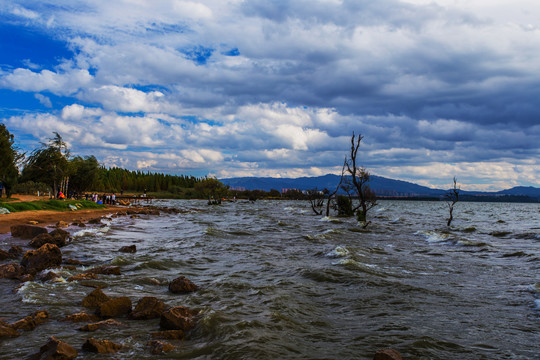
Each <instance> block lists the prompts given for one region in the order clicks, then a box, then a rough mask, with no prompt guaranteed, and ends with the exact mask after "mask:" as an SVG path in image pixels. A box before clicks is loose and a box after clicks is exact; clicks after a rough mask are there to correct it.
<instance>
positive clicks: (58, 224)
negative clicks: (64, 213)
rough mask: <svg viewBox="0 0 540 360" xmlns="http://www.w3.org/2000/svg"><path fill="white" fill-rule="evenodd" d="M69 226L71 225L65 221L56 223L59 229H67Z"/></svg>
mask: <svg viewBox="0 0 540 360" xmlns="http://www.w3.org/2000/svg"><path fill="white" fill-rule="evenodd" d="M68 226H69V224H68V223H67V222H65V221H63V220H60V221H59V222H57V223H56V227H57V228H67V227H68Z"/></svg>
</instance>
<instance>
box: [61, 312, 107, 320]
mask: <svg viewBox="0 0 540 360" xmlns="http://www.w3.org/2000/svg"><path fill="white" fill-rule="evenodd" d="M60 321H70V322H90V321H93V322H97V321H99V317H98V316H97V315H93V314H87V313H84V312H80V313H75V314H71V315H68V316H66V317H65V318H63V319H62V320H60Z"/></svg>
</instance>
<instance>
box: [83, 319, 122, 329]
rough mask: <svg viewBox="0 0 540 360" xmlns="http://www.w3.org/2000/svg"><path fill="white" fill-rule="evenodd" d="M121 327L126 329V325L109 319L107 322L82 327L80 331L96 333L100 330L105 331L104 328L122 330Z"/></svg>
mask: <svg viewBox="0 0 540 360" xmlns="http://www.w3.org/2000/svg"><path fill="white" fill-rule="evenodd" d="M121 327H126V325H125V324H123V323H121V322H120V321H116V320H114V319H107V320H103V321H98V322H94V323H91V324H87V325H84V326H82V327H80V328H79V330H80V331H96V330H98V329H103V328H121Z"/></svg>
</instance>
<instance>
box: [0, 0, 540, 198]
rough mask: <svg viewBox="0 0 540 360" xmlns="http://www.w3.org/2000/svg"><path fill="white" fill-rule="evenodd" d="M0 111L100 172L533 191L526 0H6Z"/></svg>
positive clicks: (0, 37) (535, 77) (539, 86)
mask: <svg viewBox="0 0 540 360" xmlns="http://www.w3.org/2000/svg"><path fill="white" fill-rule="evenodd" d="M0 121H1V122H3V123H4V124H6V126H7V127H8V129H9V130H10V132H12V133H13V134H14V135H15V138H16V142H17V143H18V145H19V146H20V147H21V148H22V149H24V150H28V149H33V148H35V147H36V146H38V144H39V142H40V141H46V140H47V139H48V138H51V137H52V132H53V131H58V132H59V133H60V134H61V135H62V136H63V137H64V139H65V140H66V141H67V142H68V143H69V145H70V147H71V149H72V153H74V154H77V155H90V154H93V155H95V156H96V157H97V158H98V160H99V161H100V162H101V163H102V164H104V165H106V166H120V167H125V168H129V169H141V170H145V171H146V170H148V171H158V172H166V173H172V174H193V175H196V176H201V175H207V174H211V175H215V176H217V177H218V178H225V177H235V176H273V177H299V176H317V175H322V174H326V173H339V172H340V168H341V164H342V162H343V158H344V157H345V155H346V153H347V150H348V148H349V146H350V136H351V134H352V132H353V131H355V132H356V133H362V135H364V136H365V138H364V141H363V144H362V147H361V157H362V158H361V163H362V165H364V166H366V167H367V168H368V169H369V170H371V172H372V173H374V174H377V175H381V176H387V177H391V178H395V179H401V180H407V181H414V182H417V183H419V184H423V185H429V186H435V187H445V186H449V185H450V183H451V180H452V177H453V176H456V177H457V178H458V183H460V185H461V187H462V188H463V189H467V190H500V189H503V188H508V187H511V186H515V185H526V186H529V185H533V186H540V162H539V158H540V157H539V155H540V2H539V1H537V0H513V1H508V0H433V1H427V0H425V1H424V0H406V1H405V0H402V1H398V0H377V1H373V0H290V1H269V0H206V1H183V0H113V1H111V0H5V1H2V2H1V4H0Z"/></svg>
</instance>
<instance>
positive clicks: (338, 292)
mask: <svg viewBox="0 0 540 360" xmlns="http://www.w3.org/2000/svg"><path fill="white" fill-rule="evenodd" d="M154 205H158V206H170V207H176V208H178V209H181V210H184V211H185V213H180V214H162V215H161V216H148V215H142V216H141V217H140V218H129V217H119V218H114V219H109V220H107V221H106V225H105V226H95V227H92V226H89V227H87V228H83V229H81V228H75V227H74V228H69V229H68V230H69V231H70V232H71V233H72V235H73V241H72V243H71V244H69V245H68V246H66V247H63V248H62V253H63V256H64V258H74V259H78V260H81V261H83V262H85V263H86V264H87V266H86V267H84V268H80V267H79V268H78V269H77V270H61V271H59V272H58V273H59V274H60V275H61V276H62V279H61V280H60V281H56V282H45V283H43V282H39V281H32V282H28V283H25V284H24V285H23V286H22V287H20V288H19V289H18V290H16V291H13V289H14V288H15V287H16V286H18V282H16V281H13V280H5V279H0V291H1V294H2V297H1V299H0V318H3V319H4V320H5V321H7V322H13V321H16V320H19V319H21V318H23V317H25V316H27V315H29V314H30V313H32V312H34V311H35V310H37V309H45V310H47V311H48V312H49V313H50V315H51V320H49V321H48V322H47V323H45V324H43V325H39V326H38V327H37V328H36V329H35V330H34V331H31V332H25V333H24V334H23V335H21V336H20V337H18V338H14V339H3V340H0V345H1V346H0V359H12V358H14V357H25V356H27V355H29V354H32V353H35V352H37V351H38V350H39V347H41V346H42V345H44V344H45V342H46V339H47V337H48V336H50V335H55V336H56V337H57V338H59V339H60V340H62V341H65V342H67V343H69V344H70V345H72V346H74V347H75V348H76V349H77V350H78V351H79V353H80V355H79V357H78V359H79V358H80V359H101V358H103V356H102V355H98V354H89V353H84V352H81V351H80V349H81V346H82V344H83V343H84V341H85V340H86V339H87V338H89V337H96V338H99V339H109V340H112V341H114V342H116V343H119V344H122V345H123V349H122V350H121V351H120V352H119V353H117V354H116V355H111V356H110V358H114V359H151V358H152V359H153V358H156V356H155V355H151V354H150V352H149V349H148V347H147V345H146V343H147V342H148V341H149V340H150V335H149V334H150V333H151V332H155V331H158V330H159V319H155V320H147V321H135V320H128V319H127V318H120V319H118V320H120V321H122V322H124V323H125V324H126V325H127V327H125V328H117V329H108V330H107V329H104V330H98V331H97V332H94V333H86V332H81V331H78V330H77V328H78V327H79V326H81V324H73V323H66V322H60V321H58V320H60V319H62V318H63V317H65V316H67V315H69V314H72V313H75V312H79V311H84V310H85V309H84V308H83V307H82V306H81V305H80V302H81V299H82V298H83V297H84V296H85V295H86V294H88V293H90V292H91V291H92V288H90V287H87V286H83V285H82V284H80V283H77V282H66V281H62V280H63V279H67V278H68V277H70V276H72V275H75V274H77V273H80V272H82V270H84V269H85V268H90V267H93V266H97V265H107V264H112V265H117V266H120V268H121V270H122V275H121V276H113V275H110V276H105V275H100V279H99V280H94V283H96V284H98V285H102V286H103V291H104V292H105V293H106V294H107V295H109V296H111V297H118V296H128V297H130V299H131V300H132V302H133V304H134V305H135V304H136V303H137V301H138V299H140V298H141V297H143V296H155V297H158V298H160V299H162V300H163V301H165V302H166V303H167V304H168V305H171V306H177V305H183V306H187V307H189V308H193V309H197V310H198V311H199V322H198V325H197V326H196V328H195V329H194V330H192V331H191V332H190V333H189V336H188V338H187V339H186V340H184V341H174V340H173V341H170V342H171V343H172V344H173V345H175V346H177V348H176V349H175V350H174V351H172V352H170V353H167V354H165V355H161V356H159V358H160V359H372V358H373V355H374V354H375V352H376V351H377V350H378V349H381V348H387V347H391V348H394V349H396V350H398V351H399V352H400V353H401V355H402V356H403V358H404V359H539V358H540V357H539V347H538V344H540V332H539V329H540V221H539V219H540V212H539V210H540V204H517V203H512V204H509V203H465V202H460V203H458V204H457V205H456V207H455V210H454V216H455V218H454V222H453V224H452V227H451V228H450V229H449V228H447V227H446V217H447V215H448V211H447V206H446V203H444V202H414V201H379V205H378V206H377V207H376V208H374V209H372V210H371V211H370V213H369V215H368V218H369V219H370V220H371V221H372V224H371V225H370V226H369V227H368V228H367V229H366V230H363V229H362V228H361V227H360V226H359V225H358V224H357V222H356V221H355V219H353V218H345V219H343V218H325V217H322V216H316V215H314V214H313V213H312V211H311V209H310V207H309V203H307V202H297V201H257V202H255V203H250V202H247V201H245V202H243V201H239V202H236V203H224V204H223V205H220V206H207V205H206V202H203V201H187V200H185V201H184V200H161V201H154ZM27 242H28V241H24V242H22V241H21V240H13V239H12V238H10V237H9V236H3V237H1V238H0V248H2V249H5V250H7V249H8V248H9V246H11V244H12V243H15V244H25V245H26V244H27ZM133 244H135V245H136V247H137V252H136V253H134V254H126V253H120V252H118V249H119V248H120V247H122V246H126V245H133ZM181 275H184V276H186V277H188V278H189V279H191V280H192V281H193V282H194V283H196V284H197V285H198V286H199V287H200V289H199V290H198V291H196V292H194V293H190V294H188V295H176V294H172V293H169V292H168V289H167V284H168V282H169V281H170V280H172V279H174V278H176V277H178V276H181Z"/></svg>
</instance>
